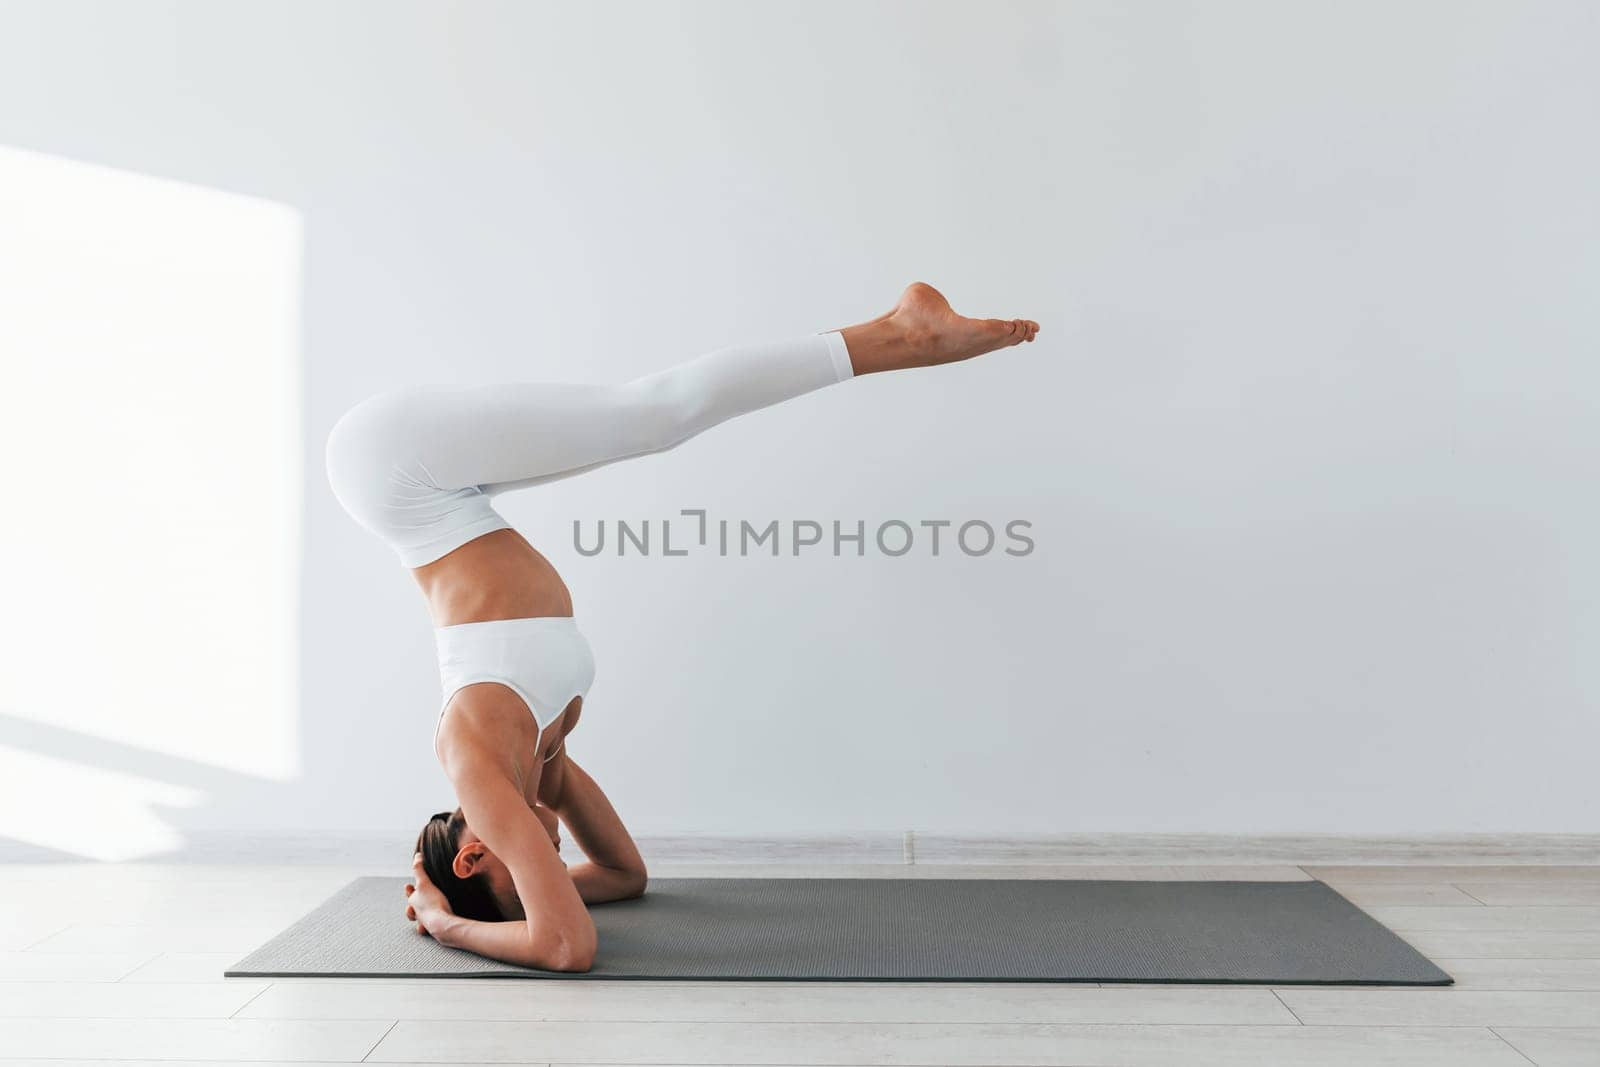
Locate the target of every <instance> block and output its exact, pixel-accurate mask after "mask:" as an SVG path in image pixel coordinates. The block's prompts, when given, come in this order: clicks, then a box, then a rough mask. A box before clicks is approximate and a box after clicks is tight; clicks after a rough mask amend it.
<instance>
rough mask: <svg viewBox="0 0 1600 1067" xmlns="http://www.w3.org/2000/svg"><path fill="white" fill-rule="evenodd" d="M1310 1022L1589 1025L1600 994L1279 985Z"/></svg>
mask: <svg viewBox="0 0 1600 1067" xmlns="http://www.w3.org/2000/svg"><path fill="white" fill-rule="evenodd" d="M1277 992H1278V996H1280V997H1282V998H1283V1002H1284V1003H1285V1004H1287V1005H1288V1006H1289V1008H1290V1009H1291V1010H1292V1011H1293V1012H1294V1013H1295V1015H1297V1016H1298V1017H1299V1018H1300V1021H1301V1022H1303V1023H1305V1024H1306V1025H1307V1026H1584V1025H1587V1024H1589V1023H1592V1022H1594V1021H1596V1020H1600V992H1589V993H1535V992H1526V991H1523V992H1490V991H1481V990H1480V991H1473V990H1458V989H1381V990H1378V989H1308V988H1304V987H1295V988H1291V989H1279V990H1278V991H1277Z"/></svg>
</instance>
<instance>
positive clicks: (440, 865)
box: [416, 808, 505, 923]
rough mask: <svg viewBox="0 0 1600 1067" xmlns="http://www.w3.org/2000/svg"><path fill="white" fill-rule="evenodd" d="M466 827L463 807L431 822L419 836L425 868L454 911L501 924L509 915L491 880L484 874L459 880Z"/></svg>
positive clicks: (436, 817)
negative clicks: (503, 911)
mask: <svg viewBox="0 0 1600 1067" xmlns="http://www.w3.org/2000/svg"><path fill="white" fill-rule="evenodd" d="M466 828H467V817H466V816H465V815H463V814H461V809H460V808H457V809H456V810H455V811H441V812H439V814H437V815H435V816H434V817H433V818H431V819H429V820H428V822H427V825H425V826H423V828H422V833H420V834H418V835H417V849H416V850H417V851H418V852H420V853H422V869H423V870H424V871H426V872H427V874H428V879H429V881H431V882H433V884H434V885H436V886H438V887H439V891H440V892H441V893H443V894H444V898H445V899H446V900H448V901H449V902H450V910H451V911H453V912H455V913H456V914H457V915H459V916H461V917H462V918H463V919H477V920H478V921H479V922H486V923H494V922H500V921H501V920H503V919H504V918H505V916H504V915H502V914H500V905H499V904H498V903H497V902H496V901H495V899H494V894H493V893H492V892H490V890H489V880H488V878H487V877H485V876H484V875H481V874H475V875H473V876H472V877H470V878H457V877H456V872H455V860H456V853H457V852H458V851H459V850H460V848H461V831H463V830H465V829H466Z"/></svg>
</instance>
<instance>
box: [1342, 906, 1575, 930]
mask: <svg viewBox="0 0 1600 1067" xmlns="http://www.w3.org/2000/svg"><path fill="white" fill-rule="evenodd" d="M1366 911H1367V914H1369V915H1371V916H1372V917H1373V918H1374V919H1377V920H1378V921H1379V922H1381V923H1383V924H1384V925H1385V926H1387V927H1389V929H1391V930H1394V931H1396V932H1398V933H1405V932H1407V931H1409V930H1539V931H1550V932H1558V931H1568V930H1600V907H1531V908H1530V907H1500V906H1494V907H1487V906H1486V907H1480V908H1433V907H1426V908H1412V907H1395V908H1373V907H1369V908H1367V909H1366Z"/></svg>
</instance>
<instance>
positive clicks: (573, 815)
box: [327, 282, 1039, 971]
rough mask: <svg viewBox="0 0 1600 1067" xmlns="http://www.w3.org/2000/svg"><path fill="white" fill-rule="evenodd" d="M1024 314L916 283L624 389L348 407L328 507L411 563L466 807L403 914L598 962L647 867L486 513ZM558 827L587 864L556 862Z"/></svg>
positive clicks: (554, 635) (478, 938)
mask: <svg viewBox="0 0 1600 1067" xmlns="http://www.w3.org/2000/svg"><path fill="white" fill-rule="evenodd" d="M1038 331H1039V325H1038V323H1036V322H1032V321H1030V320H1027V319H1010V320H1005V319H969V318H964V317H962V316H960V315H957V314H956V313H955V312H954V311H952V310H951V308H950V305H949V303H948V302H946V300H945V299H944V297H943V296H941V295H940V294H939V292H938V291H937V290H936V289H934V288H933V287H932V286H929V285H924V284H922V283H920V282H918V283H915V284H913V285H911V286H909V287H908V288H907V289H906V290H905V292H904V293H902V294H901V296H900V300H899V303H897V304H896V305H895V307H894V309H893V310H892V311H889V312H888V313H886V314H884V315H880V316H879V317H878V318H876V319H873V320H872V321H870V322H865V323H862V324H861V325H859V326H851V327H848V328H846V329H844V330H838V331H833V332H829V333H821V334H813V335H811V336H809V337H801V338H797V339H794V340H790V341H778V342H773V343H766V344H753V345H738V346H734V347H731V348H723V349H719V350H718V351H715V352H711V353H708V354H707V355H703V356H700V357H699V358H697V359H692V360H690V361H689V362H687V363H684V364H682V365H681V366H677V367H673V368H671V369H670V370H664V371H661V372H659V373H656V374H651V375H648V376H647V377H644V378H640V379H638V380H637V381H632V382H629V383H627V384H626V385H553V384H535V383H517V384H502V385H486V386H463V387H456V386H424V387H419V388H411V389H401V390H395V391H392V392H386V393H381V394H379V395H377V396H375V397H372V398H371V399H369V400H367V401H365V402H363V403H361V404H358V405H356V407H354V408H352V409H351V410H350V411H349V412H347V413H346V414H345V415H344V417H343V418H341V419H340V420H339V422H338V424H337V425H335V426H334V428H333V431H332V433H331V434H330V436H329V438H328V453H327V460H328V478H329V481H330V482H331V483H332V485H333V490H334V493H335V495H337V496H338V498H339V501H340V503H342V504H343V505H344V506H345V508H346V509H347V510H348V511H349V512H350V514H351V515H353V516H354V517H355V519H356V521H358V522H359V523H361V524H362V525H363V526H365V527H367V528H368V529H369V530H371V531H372V532H373V533H375V534H377V535H378V536H379V537H381V538H383V539H384V540H385V541H387V542H388V543H389V545H390V546H391V547H392V548H394V550H395V551H396V552H398V553H399V555H400V561H401V562H402V563H403V564H405V565H406V566H407V567H409V568H411V569H412V574H413V575H415V577H416V579H417V582H418V584H419V585H420V586H421V587H422V593H423V596H424V597H426V598H427V601H428V611H429V614H430V615H431V616H432V619H433V625H434V636H435V642H436V644H437V646H438V651H439V673H440V676H441V678H442V679H443V682H444V708H443V711H442V712H441V714H440V718H439V724H438V727H437V729H436V731H435V734H434V751H435V753H436V754H437V755H438V757H439V762H440V763H441V764H442V765H443V766H444V770H445V773H446V774H447V775H449V777H450V781H451V782H452V784H454V786H455V789H456V796H457V797H458V798H459V800H460V804H461V806H460V807H459V808H457V809H456V810H455V811H449V812H440V813H439V814H438V815H435V816H433V818H432V819H430V820H429V821H428V823H427V825H426V826H424V827H423V828H422V833H421V835H420V836H419V837H418V838H417V849H416V857H415V859H414V860H413V862H412V873H413V881H414V883H415V884H414V885H407V886H406V894H407V903H406V917H407V918H408V919H411V920H414V921H415V922H416V924H417V929H418V930H419V931H421V932H423V933H427V934H431V935H432V936H433V937H435V938H436V939H438V940H439V941H440V942H441V943H443V944H447V945H454V946H457V947H460V948H465V949H468V950H470V951H473V952H476V953H479V954H480V955H484V956H491V957H493V958H495V959H499V960H506V961H508V962H511V963H518V964H523V965H525V966H530V967H540V968H545V969H549V970H561V971H583V970H588V969H589V967H590V966H591V965H592V963H593V961H594V953H595V928H594V923H593V922H592V921H591V920H590V918H589V913H588V911H587V910H585V904H595V903H600V902H603V901H609V900H620V899H624V898H627V897H634V896H638V895H639V894H641V893H643V892H644V888H645V866H644V860H643V859H641V858H640V856H639V850H638V848H637V847H635V845H634V843H633V839H632V838H631V837H630V836H629V834H628V831H627V828H626V827H624V826H623V824H622V820H621V819H619V818H618V817H617V813H616V811H615V810H614V809H613V808H612V806H611V804H610V802H609V801H608V800H607V799H606V796H605V794H604V793H602V792H601V791H600V787H599V786H597V785H596V784H595V782H594V779H592V778H590V777H589V776H588V775H587V774H585V773H584V771H583V769H582V768H580V767H579V766H578V765H577V764H576V763H574V762H573V761H572V759H571V757H570V756H569V755H567V753H566V739H567V736H568V735H569V734H571V733H572V730H573V728H574V727H576V726H577V725H578V717H579V715H580V714H581V713H582V710H583V698H584V694H585V693H586V692H587V691H588V689H589V685H590V683H591V682H592V681H593V680H594V660H593V658H592V657H591V655H590V652H589V645H588V643H587V642H586V641H585V640H584V638H583V635H582V634H581V633H580V632H579V631H578V627H577V624H576V623H575V622H574V621H573V618H572V598H571V596H570V595H569V594H568V592H567V587H566V586H565V585H564V584H563V583H562V581H561V578H560V576H559V575H557V574H556V572H555V568H554V567H552V566H551V565H550V562H549V561H548V560H546V559H545V558H544V556H542V555H540V554H539V552H538V551H536V550H535V549H534V548H533V546H532V545H530V544H529V543H528V542H527V541H526V540H524V539H523V537H522V536H521V535H520V534H518V533H517V532H516V531H515V530H513V529H511V527H510V525H509V524H508V523H507V522H506V521H505V520H504V519H502V518H501V517H500V516H499V514H497V513H496V512H495V510H494V508H493V506H491V504H490V501H491V499H492V498H493V497H494V496H495V495H496V494H498V493H502V492H505V491H506V490H508V489H517V488H521V487H524V486H530V485H537V484H539V483H541V482H548V481H553V480H555V479H557V478H567V477H571V476H572V475H574V474H578V473H581V472H583V471H587V470H593V469H594V468H595V467H599V466H602V465H604V464H607V463H614V462H616V461H617V460H620V459H626V458H628V457H629V456H640V455H645V454H646V453H651V452H661V451H664V450H666V449H669V448H672V447H673V446H675V445H677V444H679V443H681V442H683V441H685V440H688V439H689V438H690V437H693V436H694V435H695V434H698V433H700V432H701V431H702V430H706V429H709V428H711V427H712V426H715V425H716V424H717V423H719V422H725V421H726V420H728V419H731V418H734V417H735V416H737V415H743V414H745V413H747V412H751V411H755V410H756V409H758V408H764V407H768V406H770V405H772V404H776V403H779V402H780V401H783V400H788V399H790V398H791V397H796V396H800V395H801V394H803V393H809V392H811V391H812V390H815V389H820V388H822V387H823V386H826V385H833V384H834V383H836V382H842V381H844V380H845V379H847V378H851V377H854V376H856V375H858V374H873V373H876V372H878V371H887V370H899V369H902V368H907V367H924V366H932V365H934V364H939V363H952V362H955V361H957V360H963V359H970V358H971V357H973V356H977V355H980V354H982V353H984V352H990V351H993V350H994V349H997V348H1004V347H1006V346H1009V345H1015V344H1019V343H1021V342H1023V341H1031V340H1033V338H1034V336H1035V334H1037V333H1038ZM562 823H564V824H565V825H566V826H567V828H568V830H569V832H570V833H571V834H572V836H573V838H574V839H575V840H576V841H577V843H578V845H579V847H580V848H581V849H582V850H583V852H584V855H585V856H586V857H587V862H584V863H580V864H577V865H574V866H573V867H571V868H568V867H566V866H565V865H564V864H563V863H562V861H561V858H560V856H559V855H558V852H557V849H558V848H559V845H560V837H559V825H560V824H562Z"/></svg>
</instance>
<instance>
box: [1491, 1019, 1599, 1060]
mask: <svg viewBox="0 0 1600 1067" xmlns="http://www.w3.org/2000/svg"><path fill="white" fill-rule="evenodd" d="M1496 1032H1497V1033H1498V1034H1499V1035H1500V1036H1501V1037H1503V1038H1505V1039H1506V1040H1507V1041H1509V1042H1511V1044H1512V1045H1514V1046H1515V1047H1516V1048H1517V1050H1518V1051H1519V1052H1521V1053H1522V1054H1523V1055H1524V1056H1526V1057H1528V1059H1530V1060H1532V1061H1533V1062H1534V1063H1536V1064H1538V1065H1539V1067H1594V1065H1595V1064H1597V1063H1600V1027H1591V1028H1588V1029H1582V1030H1577V1029H1574V1030H1541V1029H1537V1028H1527V1029H1524V1028H1520V1027H1519V1028H1512V1029H1502V1030H1497V1031H1496Z"/></svg>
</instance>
